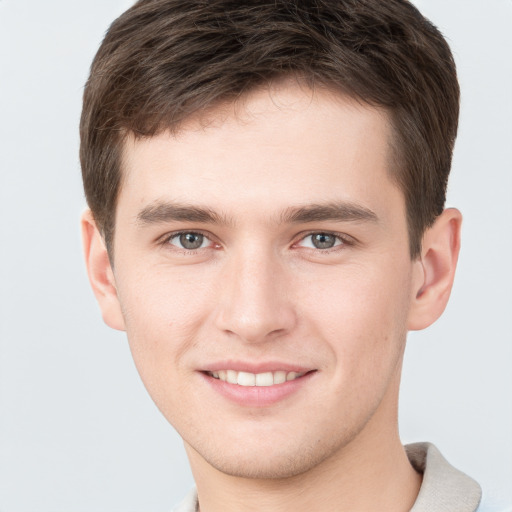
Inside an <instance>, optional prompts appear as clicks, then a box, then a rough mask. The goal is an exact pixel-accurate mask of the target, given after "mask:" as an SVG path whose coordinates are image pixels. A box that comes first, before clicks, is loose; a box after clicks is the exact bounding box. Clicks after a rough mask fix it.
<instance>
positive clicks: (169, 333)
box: [82, 83, 461, 512]
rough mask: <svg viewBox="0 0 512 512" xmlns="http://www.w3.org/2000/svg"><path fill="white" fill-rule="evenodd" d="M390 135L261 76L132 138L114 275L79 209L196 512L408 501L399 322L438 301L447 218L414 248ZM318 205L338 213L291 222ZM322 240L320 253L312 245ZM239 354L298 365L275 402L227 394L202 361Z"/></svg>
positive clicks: (371, 121) (430, 315) (342, 107)
mask: <svg viewBox="0 0 512 512" xmlns="http://www.w3.org/2000/svg"><path fill="white" fill-rule="evenodd" d="M390 137H391V130H390V126H389V122H388V117H387V115H386V113H385V112H383V111H380V110H378V109H375V108H370V107H368V106H364V105H361V104H360V103H357V102H355V101H353V100H351V99H349V98H346V97H344V96H341V95H340V94H337V93H334V92H330V91H327V90H317V91H315V92H314V93H313V92H312V91H310V90H308V89H305V88H303V87H302V88H301V87H300V86H298V85H297V84H290V83H284V84H275V85H274V86H273V87H272V90H270V91H269V90H268V89H261V90H256V91H254V92H252V93H250V95H248V96H246V97H245V98H244V99H243V101H240V102H238V103H236V104H230V105H222V106H219V107H217V108H215V109H213V110H211V111H210V112H208V114H204V115H203V116H202V117H196V118H192V119H190V120H189V121H188V122H187V123H186V124H185V125H184V126H183V127H182V129H181V130H180V132H179V133H178V134H177V135H171V134H170V133H167V132H165V133H162V134H160V135H158V136H155V137H152V138H147V139H135V138H133V137H129V138H128V140H127V141H126V144H125V147H124V155H123V157H124V158H123V173H124V180H123V185H122V189H121V192H120V195H119V200H118V206H117V212H116V219H117V220H116V231H115V238H114V254H115V258H114V261H113V267H112V266H111V265H110V262H109V258H108V255H107V253H106V250H105V247H104V244H103V239H102V237H101V235H100V233H99V232H98V230H97V229H96V226H95V224H94V220H93V217H92V215H91V214H90V212H86V213H85V214H84V217H83V220H82V226H83V234H84V247H85V254H86V261H87V265H88V270H89V276H90V280H91V284H92V286H93V289H94V291H95V294H96V296H97V298H98V301H99V304H100V307H101V310H102V313H103V317H104V320H105V321H106V323H107V324H108V325H110V326H111V327H113V328H116V329H123V330H126V332H127V335H128V340H129V343H130V348H131V351H132V354H133V357H134V360H135V363H136V365H137V368H138V371H139V373H140V375H141V377H142V380H143V381H144V384H145V386H146V388H147V389H148V391H149V393H150V395H151V397H152V398H153V400H154V401H155V403H156V404H157V406H158V407H159V408H160V410H161V411H162V413H163V414H164V416H165V417H166V418H167V419H168V420H169V422H170V423H171V424H172V425H173V426H174V427H175V428H176V429H177V431H178V432H179V433H180V435H181V436H182V438H183V440H184V443H185V447H186V449H187V453H188V456H189V459H190V462H191V467H192V471H193V473H194V477H195V480H196V483H197V488H198V494H199V500H200V505H201V510H202V511H203V512H214V511H217V510H223V511H230V510H272V511H279V510H297V511H300V510H310V509H317V510H324V511H330V510H333V511H334V510H347V511H356V510H361V511H362V510H366V511H367V510H377V509H378V510H390V511H391V510H393V511H395V510H396V511H401V510H403V511H405V510H409V509H410V508H411V506H412V504H413V503H414V500H415V498H416V495H417V493H418V490H419V486H420V483H421V477H420V476H419V475H417V474H416V473H415V472H414V470H413V469H412V468H411V466H410V465H409V463H408V460H407V458H406V456H405V452H404V450H403V447H402V445H401V443H400V440H399V437H398V426H397V403H398V388H399V381H400V371H401V364H402V358H403V352H404V347H405V341H406V333H407V330H410V329H422V328H424V327H426V326H427V325H429V324H430V323H432V322H433V321H435V320H436V319H437V317H438V316H439V315H440V314H441V313H442V311H443V309H444V307H445V305H446V301H447V300H448V296H449V293H450V289H451V285H452V282H453V276H454V271H455V265H456V261H457V254H458V249H459V232H460V223H461V216H460V213H459V212H458V211H457V210H453V209H450V210H446V211H445V212H444V213H443V214H442V215H441V216H440V217H439V218H438V220H437V222H436V223H435V225H434V226H433V227H432V228H431V229H429V230H428V231H427V232H426V233H425V237H424V239H423V248H422V254H421V257H420V258H418V259H416V260H411V257H410V254H409V249H408V247H409V245H408V238H407V224H406V215H405V204H404V198H403V194H402V192H401V191H400V190H399V189H398V188H397V186H396V185H395V184H394V182H393V181H392V180H391V179H390V174H389V169H388V162H389V161H390V160H391V159H390V154H389V141H390ZM327 204H328V205H330V206H333V205H335V206H336V208H338V210H340V207H341V210H342V211H343V212H344V213H345V214H344V215H336V216H333V215H331V216H330V217H332V218H320V219H319V218H317V219H313V218H311V215H310V216H309V217H308V215H307V214H304V211H305V210H304V207H306V210H308V208H309V210H308V211H310V210H311V208H310V206H311V205H316V206H325V205H327ZM169 205H170V206H169ZM176 205H179V208H180V212H181V213H180V218H179V219H177V218H176V211H177V209H176ZM190 207H195V208H203V209H207V210H208V211H209V212H213V214H214V215H213V218H209V219H204V218H199V217H198V216H197V215H196V216H195V217H193V215H192V214H191V210H190ZM300 208H302V210H301V212H302V216H300V215H295V218H293V216H292V215H291V214H290V212H292V211H296V210H297V209H300ZM324 210H325V209H324ZM347 210H349V211H350V212H352V213H354V210H356V213H357V214H358V215H355V218H354V215H352V216H347V215H346V213H347ZM322 211H323V210H322ZM331 211H332V208H331ZM155 212H158V215H156V214H155ZM170 212H171V213H173V215H170ZM192 213H193V211H192ZM298 217H300V218H298ZM324 217H326V216H325V215H324ZM187 232H188V233H198V234H200V235H202V236H204V238H203V239H202V240H203V243H202V245H201V247H200V248H198V249H192V250H190V249H189V250H185V249H183V248H182V247H181V246H180V238H179V236H177V235H176V233H187ZM319 233H321V234H327V235H329V236H331V237H332V238H328V240H331V241H335V244H334V246H333V247H332V248H327V249H324V248H317V247H315V245H314V243H313V242H314V240H316V239H317V238H318V237H317V238H316V239H313V238H312V234H313V235H314V234H317V235H318V234H319ZM323 240H325V239H323ZM241 364H249V365H255V364H257V365H260V366H258V367H262V368H268V367H272V368H273V369H278V367H280V366H285V365H290V366H293V365H295V366H299V367H300V368H303V369H306V370H307V371H308V372H309V374H308V376H307V378H305V379H303V381H301V385H300V386H298V387H297V389H296V390H294V392H293V393H291V394H289V395H287V396H285V397H284V398H283V399H279V400H277V401H275V402H272V403H270V404H258V403H254V402H250V403H249V404H247V403H239V402H234V401H233V400H231V399H229V398H226V397H225V396H224V395H223V394H222V393H219V392H218V389H217V388H216V387H215V386H216V384H218V382H213V384H214V385H213V386H212V385H211V384H212V379H211V377H209V376H208V375H207V374H206V373H205V371H206V370H208V369H210V368H211V367H212V365H217V366H218V367H222V366H224V367H225V368H226V369H229V368H232V367H235V366H237V365H241ZM254 373H257V372H256V371H255V372H254Z"/></svg>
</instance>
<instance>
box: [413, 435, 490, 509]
mask: <svg viewBox="0 0 512 512" xmlns="http://www.w3.org/2000/svg"><path fill="white" fill-rule="evenodd" d="M405 450H406V452H407V456H408V457H409V461H410V462H411V464H412V466H413V467H414V469H415V470H416V471H418V473H423V483H422V484H421V489H420V492H419V494H418V497H417V498H416V501H415V502H414V505H413V507H412V509H411V512H454V511H456V512H474V511H475V510H476V509H477V508H478V504H479V503H480V499H481V497H482V490H481V489H480V486H479V485H478V484H477V483H476V482H475V481H474V480H473V479H472V478H470V477H469V476H468V475H466V474H465V473H463V472H462V471H459V470H458V469H455V468H454V467H453V466H452V465H451V464H449V463H448V462H447V460H446V459H445V458H444V457H443V456H442V455H441V453H440V452H439V450H438V449H437V448H436V447H435V446H434V445H433V444H430V443H414V444H408V445H406V446H405Z"/></svg>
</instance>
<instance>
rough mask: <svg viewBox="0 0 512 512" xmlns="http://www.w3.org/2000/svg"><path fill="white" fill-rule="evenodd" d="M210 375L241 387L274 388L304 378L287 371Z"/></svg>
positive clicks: (233, 371)
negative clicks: (276, 385)
mask: <svg viewBox="0 0 512 512" xmlns="http://www.w3.org/2000/svg"><path fill="white" fill-rule="evenodd" d="M210 375H211V376H212V377H214V378H216V379H219V380H223V381H224V382H228V383H229V384H238V385H239V386H273V385H274V384H282V383H283V382H286V381H287V380H294V379H296V378H297V377H302V376H303V375H304V373H297V372H285V371H277V372H265V373H249V372H237V371H235V370H219V371H218V372H210Z"/></svg>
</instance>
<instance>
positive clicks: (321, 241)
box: [313, 233, 335, 249]
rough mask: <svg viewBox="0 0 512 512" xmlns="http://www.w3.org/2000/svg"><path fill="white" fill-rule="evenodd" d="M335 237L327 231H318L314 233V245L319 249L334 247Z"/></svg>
mask: <svg viewBox="0 0 512 512" xmlns="http://www.w3.org/2000/svg"><path fill="white" fill-rule="evenodd" d="M334 243H335V238H334V237H333V236H332V235H328V234H326V233H318V234H316V235H313V245H314V246H315V247H316V248H317V249H330V248H331V247H334Z"/></svg>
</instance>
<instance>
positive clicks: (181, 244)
mask: <svg viewBox="0 0 512 512" xmlns="http://www.w3.org/2000/svg"><path fill="white" fill-rule="evenodd" d="M167 243H169V244H171V245H174V246H175V247H177V248H179V249H186V250H187V251H193V250H196V249H203V248H204V247H208V245H210V243H211V241H210V240H209V239H208V238H207V237H206V236H204V235H202V234H201V233H195V232H193V231H187V232H184V233H176V234H174V235H172V236H170V237H169V238H168V239H167Z"/></svg>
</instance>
